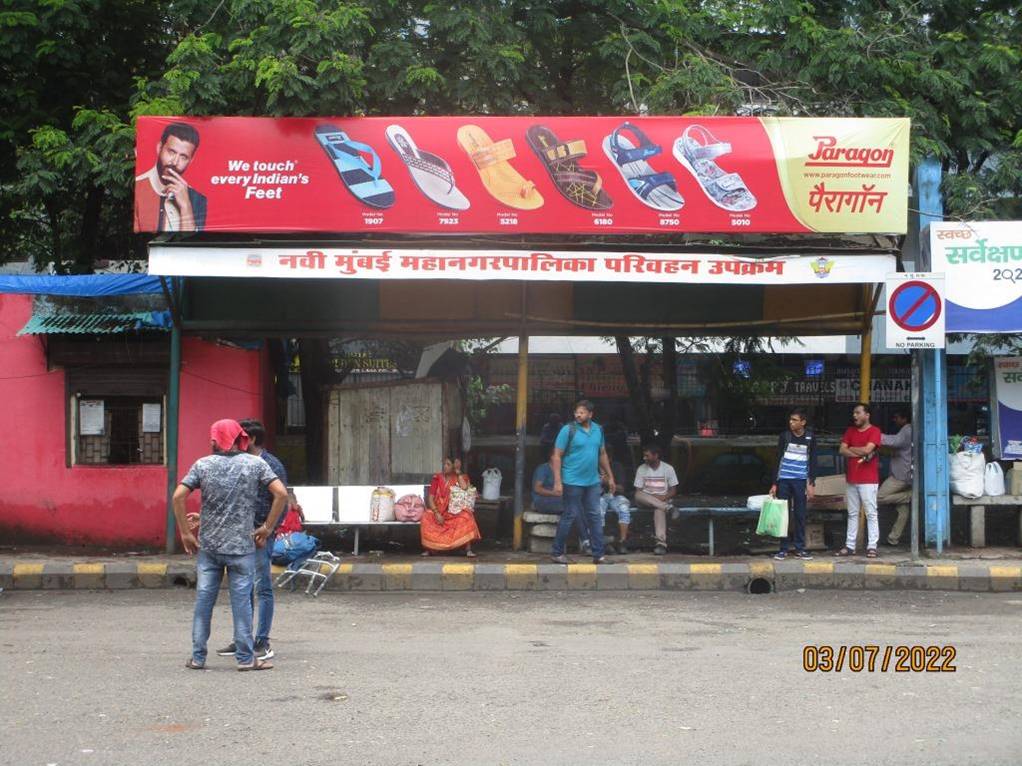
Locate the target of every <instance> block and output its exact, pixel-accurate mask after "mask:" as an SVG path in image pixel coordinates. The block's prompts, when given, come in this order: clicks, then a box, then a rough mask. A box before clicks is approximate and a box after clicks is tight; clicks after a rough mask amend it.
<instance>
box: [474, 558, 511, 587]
mask: <svg viewBox="0 0 1022 766" xmlns="http://www.w3.org/2000/svg"><path fill="white" fill-rule="evenodd" d="M472 587H473V589H475V590H507V574H506V573H505V572H504V565H503V564H476V565H475V572H474V580H473V583H472Z"/></svg>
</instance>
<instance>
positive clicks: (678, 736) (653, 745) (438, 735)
mask: <svg viewBox="0 0 1022 766" xmlns="http://www.w3.org/2000/svg"><path fill="white" fill-rule="evenodd" d="M193 596H194V594H193V593H192V592H189V591H186V590H177V591H174V590H169V591H143V590H131V591H118V592H68V591H60V592H58V591H26V592H10V591H6V592H4V593H2V594H0V650H2V653H3V654H2V657H3V662H2V664H0V688H2V689H3V703H2V707H0V724H2V727H3V731H4V736H3V744H2V745H0V764H12V765H16V766H35V765H36V764H38V765H39V766H47V764H55V765H56V766H71V765H72V764H74V765H76V766H77V765H78V764H103V765H104V766H106V765H108V764H113V765H115V766H120V765H121V764H124V765H125V766H128V765H132V766H133V765H135V764H139V765H142V766H160V765H161V764H175V765H179V764H185V763H192V764H211V765H214V766H225V765H232V764H246V766H247V765H248V764H252V763H285V764H296V765H297V764H360V765H361V764H388V765H390V764H431V765H432V764H597V763H608V764H643V765H647V764H672V765H674V764H681V763H699V764H717V763H720V764H821V763H822V764H870V765H871V766H874V765H876V764H918V763H926V764H928V765H930V766H933V765H936V764H956V766H961V765H963V764H982V765H983V766H994V765H995V764H1018V763H1020V762H1022V684H1020V683H1019V680H1018V679H1019V673H1018V668H1019V665H1020V660H1022V646H1020V642H1019V638H1018V637H1019V635H1020V628H1022V596H1020V595H1019V594H1012V593H1006V594H979V593H977V594H971V593H951V592H904V591H903V592H869V591H848V592H844V591H823V592H813V591H807V592H803V593H799V592H787V593H776V594H771V595H763V596H750V595H745V594H740V593H726V592H706V593H699V592H680V593H672V592H657V591H650V592H619V593H581V592H557V593H510V592H496V593H478V592H466V593H424V594H409V593H392V594H390V593H378V594H371V593H325V594H323V595H322V596H321V597H320V598H319V599H317V600H313V599H310V598H307V597H304V596H302V595H301V594H281V597H280V599H279V601H278V609H277V618H276V622H275V624H274V630H273V639H274V640H273V646H274V649H275V651H276V653H277V657H276V658H275V660H274V662H275V665H276V667H275V668H274V669H273V670H270V671H266V672H261V673H238V672H236V671H235V670H234V666H233V662H232V661H231V660H230V659H229V658H228V659H225V658H219V657H216V656H211V657H210V660H209V664H208V669H207V670H205V671H191V670H186V669H185V668H184V662H185V660H186V659H187V657H188V655H189V641H190V639H189V636H190V623H191V609H192V604H193ZM213 628H214V629H213V640H212V642H211V644H212V645H211V649H214V648H216V647H217V646H219V645H222V644H224V643H227V642H228V641H230V613H229V610H228V607H227V594H226V593H224V594H222V596H221V604H219V605H218V607H217V613H216V615H215V617H214V626H213ZM806 645H810V646H823V645H826V646H833V647H834V650H835V655H834V656H835V660H836V657H837V653H838V652H839V651H840V646H842V645H845V646H855V645H876V646H879V647H881V649H880V652H879V654H878V655H877V657H876V660H875V669H874V672H869V669H868V655H866V656H867V660H866V663H867V667H865V668H864V669H863V670H862V671H861V672H854V671H853V670H852V669H849V668H848V667H847V664H848V662H849V661H851V660H854V659H856V658H858V659H861V658H862V654H861V653H855V652H847V650H846V654H845V655H844V656H843V661H844V663H845V665H846V666H845V667H844V669H843V670H842V671H841V672H834V671H831V672H823V671H817V672H806V671H805V670H804V669H803V660H804V647H805V646H806ZM901 645H905V646H913V645H920V646H930V645H935V646H940V647H945V646H951V647H954V650H955V656H954V659H953V661H950V662H948V661H947V658H948V657H947V655H942V656H941V658H940V660H939V662H936V663H931V664H932V665H933V666H934V667H936V666H938V665H939V666H949V665H953V666H954V667H955V672H912V671H911V670H909V672H894V665H895V662H894V661H893V659H896V657H897V654H895V656H894V658H892V662H891V663H890V666H889V667H888V669H887V671H886V672H883V671H882V670H881V667H880V666H881V664H882V657H883V653H884V649H885V647H887V646H893V647H897V646H901ZM895 652H897V650H895ZM823 657H824V654H823V653H814V652H812V650H811V651H810V660H811V661H812V662H813V663H816V664H821V660H822V659H823ZM918 658H919V659H920V661H921V660H922V655H921V654H919V655H918ZM908 664H911V663H908Z"/></svg>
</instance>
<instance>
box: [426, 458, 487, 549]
mask: <svg viewBox="0 0 1022 766" xmlns="http://www.w3.org/2000/svg"><path fill="white" fill-rule="evenodd" d="M457 462H459V463H460V462H461V461H457ZM456 486H458V487H461V488H462V489H466V488H468V477H467V476H466V475H465V474H463V473H460V472H459V471H458V470H456V468H455V461H454V460H452V459H451V458H445V459H444V469H443V471H442V472H440V473H438V474H436V475H435V476H434V477H433V480H432V481H431V482H430V484H429V492H428V497H427V499H426V507H427V510H426V513H424V514H423V515H422V527H421V529H422V548H423V551H422V555H423V556H429V555H430V554H432V553H441V552H443V551H453V550H457V549H458V548H462V547H463V548H464V549H465V555H466V556H468V557H469V558H473V559H474V558H475V557H476V554H475V553H473V551H472V543H474V542H475V541H476V540H479V539H481V538H482V535H481V534H479V527H478V526H477V525H476V519H475V514H473V513H472V511H471V510H470V509H467V508H466V509H465V510H463V511H461V512H460V513H451V512H450V511H449V510H448V506H449V505H450V503H451V489H452V488H453V487H456Z"/></svg>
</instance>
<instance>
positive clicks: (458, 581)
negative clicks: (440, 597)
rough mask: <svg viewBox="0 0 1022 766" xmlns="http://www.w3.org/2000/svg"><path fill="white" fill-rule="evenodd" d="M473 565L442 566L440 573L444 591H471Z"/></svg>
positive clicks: (473, 575) (473, 574) (473, 572)
mask: <svg viewBox="0 0 1022 766" xmlns="http://www.w3.org/2000/svg"><path fill="white" fill-rule="evenodd" d="M475 570H476V568H475V565H473V564H444V565H443V569H442V570H441V572H440V578H441V582H442V584H443V589H444V590H472V581H473V580H474V579H475Z"/></svg>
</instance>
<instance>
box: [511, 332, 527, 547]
mask: <svg viewBox="0 0 1022 766" xmlns="http://www.w3.org/2000/svg"><path fill="white" fill-rule="evenodd" d="M517 394H518V396H517V401H516V404H515V436H516V441H515V526H514V538H513V542H512V548H513V549H514V550H516V551H519V550H521V549H522V516H523V515H524V513H525V426H526V422H527V418H526V415H527V413H528V405H529V336H528V335H526V334H525V333H524V332H523V333H522V334H521V335H519V336H518V391H517Z"/></svg>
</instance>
